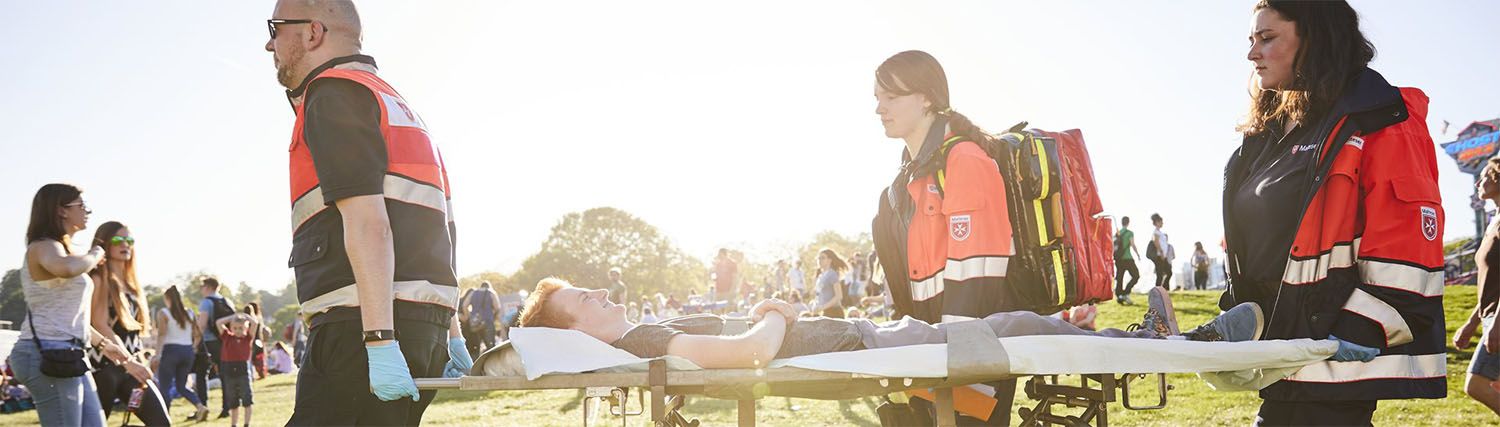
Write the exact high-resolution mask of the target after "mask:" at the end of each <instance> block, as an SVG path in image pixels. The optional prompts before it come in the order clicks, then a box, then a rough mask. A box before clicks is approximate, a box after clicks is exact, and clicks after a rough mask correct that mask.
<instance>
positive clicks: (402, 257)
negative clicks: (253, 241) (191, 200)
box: [265, 0, 472, 425]
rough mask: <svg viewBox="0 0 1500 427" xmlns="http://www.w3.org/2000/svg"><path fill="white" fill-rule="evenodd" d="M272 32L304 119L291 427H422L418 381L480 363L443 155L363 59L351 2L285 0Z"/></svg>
mask: <svg viewBox="0 0 1500 427" xmlns="http://www.w3.org/2000/svg"><path fill="white" fill-rule="evenodd" d="M266 26H267V30H268V31H269V33H270V34H269V35H270V39H269V40H267V41H266V45H265V49H266V51H268V52H271V53H272V54H273V58H274V61H275V64H276V80H277V81H278V82H280V83H281V85H282V86H283V87H286V88H287V89H288V91H287V99H288V100H289V101H290V104H291V106H292V109H293V110H294V111H295V113H296V122H295V124H294V125H293V127H292V128H293V132H292V145H291V148H290V149H289V151H290V173H291V180H290V181H291V201H292V215H291V219H292V221H291V222H292V230H293V231H292V253H291V256H290V257H289V258H288V266H289V267H291V268H293V269H294V270H295V272H296V278H297V300H298V302H299V303H300V304H301V313H300V314H301V316H302V317H303V318H304V319H306V321H307V323H308V325H309V332H308V338H307V348H308V349H307V354H306V358H305V360H304V364H303V366H302V369H301V371H300V372H299V373H298V377H297V395H296V396H297V400H296V406H295V407H294V409H293V412H292V418H291V420H290V421H288V425H364V424H382V425H387V424H402V425H417V424H420V423H421V421H422V413H423V411H425V410H426V407H427V405H428V404H429V403H431V402H432V399H433V397H434V395H435V393H434V392H432V391H427V392H420V393H419V392H418V391H417V388H416V385H415V383H414V382H413V380H412V378H413V377H416V378H423V377H441V376H443V374H444V371H445V370H449V371H453V372H463V371H467V370H468V367H469V366H470V365H472V361H470V359H469V355H468V352H467V351H466V350H465V345H464V341H463V338H462V335H461V333H460V329H459V327H458V323H457V319H456V318H455V317H454V313H455V309H456V305H457V303H458V279H457V275H456V274H455V272H454V268H453V260H454V256H453V255H454V253H453V248H454V232H453V230H454V228H453V222H452V218H453V215H452V210H451V208H450V200H451V196H450V191H449V187H448V179H447V171H446V169H445V167H444V165H443V160H442V155H441V153H440V151H439V150H438V148H437V146H436V145H435V144H434V143H433V141H431V140H430V139H429V137H428V133H427V130H426V126H425V124H424V123H423V121H422V119H421V117H420V116H417V115H416V113H415V112H414V111H413V109H412V108H411V107H410V106H409V105H408V103H407V102H406V100H405V99H404V98H402V97H401V95H400V93H398V92H396V90H395V89H394V88H392V87H391V86H390V84H388V83H386V82H385V80H383V79H381V78H380V77H378V76H376V72H377V69H376V67H375V60H374V59H373V58H371V57H369V56H366V55H362V54H360V37H361V35H360V31H361V27H360V21H359V14H358V12H357V11H356V10H355V8H354V5H353V3H351V2H349V1H347V0H343V1H317V0H313V1H309V0H282V1H280V2H278V3H277V5H276V9H275V11H274V12H273V13H272V16H271V19H269V20H267V21H266ZM361 348H363V350H364V351H360V349H361ZM448 368H452V369H448Z"/></svg>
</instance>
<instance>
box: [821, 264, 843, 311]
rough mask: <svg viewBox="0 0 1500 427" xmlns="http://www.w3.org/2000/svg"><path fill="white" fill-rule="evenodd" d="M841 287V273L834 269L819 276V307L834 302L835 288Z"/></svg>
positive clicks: (824, 271)
mask: <svg viewBox="0 0 1500 427" xmlns="http://www.w3.org/2000/svg"><path fill="white" fill-rule="evenodd" d="M838 285H839V272H837V271H834V270H832V269H828V270H823V274H819V275H818V306H822V305H823V304H827V303H828V302H829V301H832V300H833V292H834V289H833V287H835V286H838Z"/></svg>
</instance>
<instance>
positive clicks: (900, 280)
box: [873, 50, 1016, 425]
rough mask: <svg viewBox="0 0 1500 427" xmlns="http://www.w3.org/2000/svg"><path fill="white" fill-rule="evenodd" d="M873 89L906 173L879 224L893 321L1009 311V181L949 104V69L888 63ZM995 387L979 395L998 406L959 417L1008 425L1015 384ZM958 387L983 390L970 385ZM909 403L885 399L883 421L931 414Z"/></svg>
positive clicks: (917, 62) (919, 403) (884, 201)
mask: <svg viewBox="0 0 1500 427" xmlns="http://www.w3.org/2000/svg"><path fill="white" fill-rule="evenodd" d="M874 89H875V98H876V108H875V113H876V114H878V115H879V116H880V122H881V125H882V126H883V127H884V128H885V135H886V137H889V138H893V139H900V140H902V141H904V142H905V145H906V147H905V148H906V149H905V150H902V158H901V160H902V167H901V169H900V172H899V173H898V174H897V176H896V178H895V180H894V182H893V183H892V184H891V185H890V187H889V188H887V189H886V190H885V191H884V192H882V194H881V199H880V208H879V211H878V212H877V214H876V217H875V221H874V224H873V226H874V227H873V228H874V230H873V231H874V233H873V235H874V238H875V250H876V253H877V254H878V255H879V257H878V258H879V260H880V263H881V268H882V269H883V270H884V271H886V272H887V274H886V280H887V283H888V284H889V288H890V291H891V297H892V303H893V304H894V306H895V309H894V311H895V313H894V314H895V315H894V316H892V318H897V319H899V318H901V317H902V316H911V317H913V318H916V319H917V320H922V321H925V322H929V323H938V322H941V321H942V320H943V316H945V315H957V316H966V317H974V318H983V317H985V316H988V315H991V314H994V313H999V312H1003V311H1009V310H1011V309H1012V308H1011V307H1007V306H1006V304H1007V303H1008V302H1010V301H1014V300H1015V299H1016V298H1015V297H1014V296H1012V295H1011V287H1010V286H1008V285H1007V283H1006V276H1007V270H1008V265H1010V264H1009V263H1010V261H1011V257H1012V256H1013V255H1015V253H1016V252H1015V248H1014V244H1013V241H1014V239H1013V236H1012V235H1011V219H1010V213H1009V210H1008V208H1009V204H1008V202H1007V201H1006V190H1005V181H1004V178H1003V177H1002V175H1001V173H1000V170H999V166H998V164H997V163H996V162H995V160H993V159H992V158H991V157H990V156H989V155H988V154H987V153H986V152H985V151H984V149H983V148H981V146H980V145H979V144H978V143H977V141H986V140H988V138H990V137H989V136H988V135H987V134H985V132H984V130H982V129H980V128H979V127H978V126H975V125H974V123H973V122H971V121H969V119H968V118H967V117H965V116H964V115H963V114H960V113H958V112H956V111H954V110H953V108H952V107H951V106H950V105H949V94H948V78H947V75H946V74H945V73H944V71H943V67H942V65H941V64H939V63H938V61H937V59H935V58H933V57H932V55H929V54H928V53H926V52H922V51H916V50H913V51H906V52H901V53H898V54H896V55H894V56H892V57H890V58H889V59H886V60H885V62H884V63H882V64H880V67H879V68H877V69H876V71H875V88H874ZM939 171H941V172H942V174H943V177H944V178H943V180H942V181H939V180H938V177H937V175H938V173H939ZM994 385H996V387H995V392H994V393H993V395H992V396H993V398H991V395H984V396H978V398H980V399H984V400H986V401H988V402H993V405H994V406H993V410H992V412H991V413H990V414H980V415H977V416H975V419H971V420H967V421H961V423H985V424H991V425H1007V424H1009V418H1010V406H1011V400H1012V399H1013V398H1014V391H1015V381H1014V380H1010V381H1005V382H1001V383H995V384H994ZM954 391H955V395H956V396H959V395H962V394H970V395H979V394H980V393H978V392H973V389H971V388H964V387H961V388H957V389H954ZM910 407H911V409H910V411H908V410H907V409H906V408H904V407H903V406H902V405H900V404H897V403H887V404H886V405H883V406H882V409H881V410H880V411H879V412H881V413H882V415H881V419H882V422H883V423H888V424H904V423H908V422H911V420H910V419H909V418H903V417H910V416H915V417H917V418H927V419H930V418H931V416H932V409H931V405H930V402H927V401H925V400H923V399H916V398H913V399H912V400H911V404H910ZM911 412H915V414H914V415H912V414H911ZM970 415H973V414H970ZM984 415H988V416H987V417H985V416H984ZM961 418H967V417H964V416H961Z"/></svg>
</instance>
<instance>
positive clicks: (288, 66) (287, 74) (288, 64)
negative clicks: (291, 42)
mask: <svg viewBox="0 0 1500 427" xmlns="http://www.w3.org/2000/svg"><path fill="white" fill-rule="evenodd" d="M287 56H288V57H287V59H286V60H285V61H280V62H278V63H277V64H276V81H277V82H278V83H281V86H282V87H285V88H287V89H288V90H290V89H294V88H296V87H297V85H298V84H300V83H301V82H298V81H296V79H297V77H298V76H294V75H292V72H293V70H292V68H293V67H295V66H296V64H299V63H301V62H302V57H304V56H307V52H306V51H304V50H301V49H296V50H293V51H292V52H290V54H289V55H287Z"/></svg>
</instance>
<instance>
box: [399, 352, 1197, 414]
mask: <svg viewBox="0 0 1500 427" xmlns="http://www.w3.org/2000/svg"><path fill="white" fill-rule="evenodd" d="M1155 375H1156V377H1157V378H1158V387H1157V390H1158V399H1159V400H1158V401H1157V402H1156V403H1155V404H1152V405H1144V406H1136V405H1134V404H1133V403H1132V402H1131V401H1130V383H1131V382H1132V381H1134V380H1136V379H1142V378H1145V377H1146V375H1144V374H1121V375H1115V374H1086V375H1080V380H1081V381H1080V383H1079V384H1077V385H1072V384H1063V383H1061V382H1059V376H1057V375H1035V376H1030V379H1029V380H1027V381H1026V386H1025V389H1024V390H1025V392H1026V395H1027V396H1028V397H1030V398H1031V399H1033V400H1036V401H1037V404H1036V405H1035V406H1034V407H1032V408H1021V410H1020V411H1018V415H1020V416H1021V422H1020V425H1022V426H1043V425H1061V426H1090V425H1092V426H1099V427H1105V426H1108V425H1109V418H1108V416H1109V409H1108V405H1109V403H1111V402H1115V401H1117V400H1119V401H1121V403H1122V405H1123V406H1124V407H1125V408H1126V409H1130V410H1153V409H1161V408H1165V407H1166V405H1167V391H1168V390H1171V386H1169V385H1167V384H1166V374H1155ZM1019 377H1020V376H1013V377H1009V378H991V379H987V381H999V380H1006V379H1016V378H1019ZM970 382H971V380H962V381H952V380H949V379H939V378H892V377H878V376H870V375H863V374H854V373H847V372H826V371H815V370H810V369H802V368H770V369H715V370H694V371H669V370H667V367H666V362H665V361H663V360H653V361H651V363H650V365H649V368H648V371H647V372H625V373H584V374H549V375H546V376H543V377H540V378H537V379H535V380H527V379H526V378H525V377H524V376H519V375H517V376H503V377H493V376H465V377H460V378H432V379H425V378H424V379H418V380H417V386H418V388H421V389H423V390H466V391H494V390H509V391H520V390H558V389H575V390H576V389H582V390H584V391H585V395H584V396H585V397H584V402H583V405H582V408H583V412H584V414H583V417H584V418H583V425H588V424H589V423H590V422H591V421H592V420H593V416H594V414H593V413H592V412H591V411H590V407H591V405H590V404H591V403H592V407H593V410H594V411H605V412H608V413H609V414H611V415H614V416H618V417H619V418H620V421H621V423H622V425H628V418H629V417H631V416H639V415H649V417H650V419H651V420H652V422H653V425H655V426H660V427H691V426H696V425H698V423H697V420H694V419H691V418H687V417H685V416H683V415H682V413H681V412H680V410H681V409H682V408H683V407H684V406H685V403H686V397H687V396H691V395H709V394H713V395H715V396H710V397H716V398H731V399H732V400H736V401H737V402H738V408H737V416H736V418H737V419H738V425H740V426H754V425H755V401H756V400H757V399H759V398H760V397H767V396H787V397H805V396H807V395H810V394H815V391H813V392H808V390H819V389H828V388H830V387H838V388H861V389H872V390H873V389H877V388H878V389H879V390H882V391H883V392H881V393H873V394H869V395H884V394H889V393H898V392H901V391H905V390H911V389H916V388H931V389H935V390H934V391H935V393H934V394H935V395H936V396H937V401H936V402H934V403H935V405H936V409H937V410H936V412H937V414H938V417H937V425H938V426H943V427H946V426H954V425H956V415H955V414H956V413H955V412H954V410H953V391H952V388H953V387H961V386H965V385H967V384H969V383H970ZM756 388H761V390H760V391H757V390H756ZM632 389H634V390H635V391H636V393H635V396H636V398H635V401H636V402H637V403H634V404H632V403H631V402H630V400H631V394H632V393H631V391H632ZM798 389H802V390H804V393H798V392H797V390H798ZM710 390H713V392H712V393H710V392H709V391H710ZM767 390H769V391H770V392H769V393H765V392H766V391H767ZM1117 390H1118V392H1117ZM647 391H649V392H650V393H649V394H650V397H649V398H647V397H645V394H646V392H647ZM726 393H727V394H728V395H731V397H724V396H725V395H726ZM762 393H765V394H762ZM810 398H811V397H810ZM648 400H649V403H648ZM632 406H634V407H635V408H636V409H635V410H632V409H631V407H632ZM647 408H649V414H648V413H647V411H648V409H647ZM1058 408H1083V409H1084V412H1083V414H1080V415H1060V414H1057V413H1055V412H1054V409H1058Z"/></svg>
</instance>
